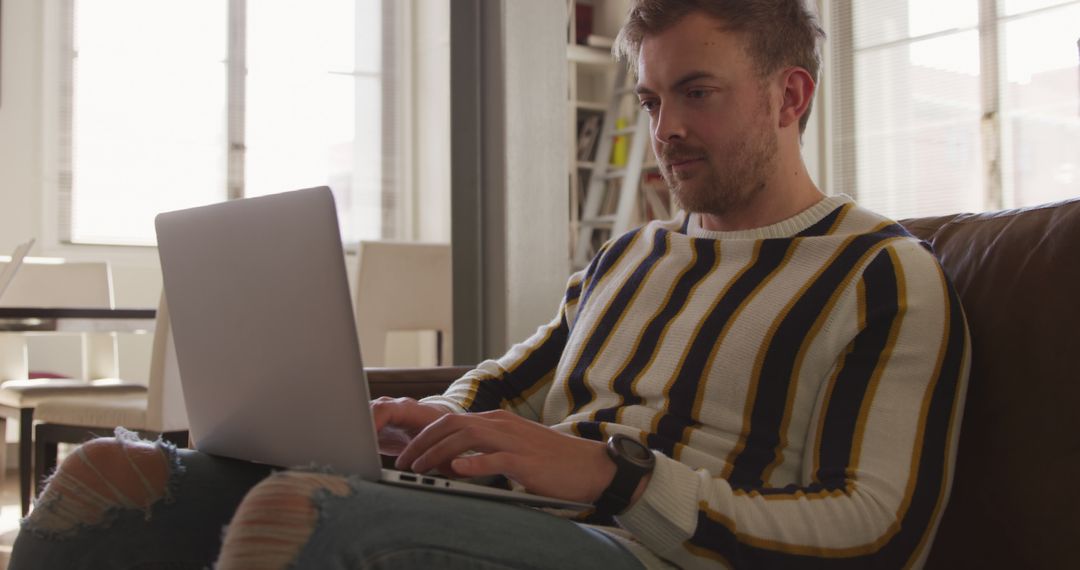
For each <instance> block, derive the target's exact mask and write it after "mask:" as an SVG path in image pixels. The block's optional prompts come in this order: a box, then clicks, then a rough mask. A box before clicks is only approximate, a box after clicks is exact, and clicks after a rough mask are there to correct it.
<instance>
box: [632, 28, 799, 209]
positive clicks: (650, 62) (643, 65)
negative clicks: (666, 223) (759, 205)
mask: <svg viewBox="0 0 1080 570" xmlns="http://www.w3.org/2000/svg"><path fill="white" fill-rule="evenodd" d="M743 41H744V40H743V39H742V37H741V36H739V35H738V34H735V33H732V32H728V31H724V30H723V29H722V28H721V22H720V21H718V20H715V19H712V18H710V17H708V16H704V15H702V14H698V13H694V14H690V15H688V16H686V17H684V18H683V19H681V20H679V21H678V22H677V23H676V24H675V25H674V26H672V27H671V28H669V29H667V30H664V31H663V32H661V33H659V34H655V35H650V36H646V37H645V39H644V41H643V42H642V44H641V51H640V54H639V58H638V95H639V100H640V101H641V105H642V107H643V108H644V109H646V110H647V111H648V112H649V115H650V117H651V120H650V126H651V131H652V146H653V151H654V152H655V153H656V158H657V160H658V162H659V163H660V172H661V174H662V175H663V176H664V179H665V180H666V181H667V183H668V186H670V187H671V189H672V192H673V194H674V196H675V198H676V200H678V202H679V203H680V204H681V205H682V207H683V208H684V209H686V210H688V211H691V212H700V213H705V214H714V215H718V216H723V215H725V214H730V213H733V212H737V211H739V210H740V209H742V208H744V207H745V206H746V205H747V204H749V203H750V202H751V201H752V200H753V199H754V197H755V195H757V194H758V193H759V192H761V191H762V190H764V189H765V187H766V184H767V182H768V179H769V177H770V176H771V175H772V173H773V171H774V170H775V168H776V164H777V160H776V156H777V136H778V132H777V131H778V127H777V125H778V119H777V117H776V116H775V113H774V111H775V109H774V107H775V106H776V105H773V104H772V103H771V102H770V100H769V97H770V95H769V90H768V87H767V84H766V83H764V82H763V80H762V79H761V78H760V76H759V75H758V74H757V72H756V71H755V69H754V66H753V62H752V60H751V59H750V56H749V55H748V54H747V53H746V51H745V49H744V47H743Z"/></svg>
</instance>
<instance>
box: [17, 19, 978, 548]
mask: <svg viewBox="0 0 1080 570" xmlns="http://www.w3.org/2000/svg"><path fill="white" fill-rule="evenodd" d="M821 35H822V34H821V31H820V29H819V28H818V27H817V24H816V23H815V21H814V19H813V17H812V15H810V14H809V13H807V12H806V11H805V9H804V8H803V6H802V2H801V1H800V0H747V1H740V2H733V1H722V0H696V1H687V0H639V1H638V2H636V3H635V5H634V7H633V9H632V10H631V13H630V18H629V21H628V22H627V24H626V25H625V26H624V28H623V30H622V32H621V33H620V37H619V41H618V50H619V52H620V53H621V54H622V55H623V56H626V57H628V58H629V59H630V60H631V62H632V65H634V66H635V67H636V70H637V74H638V85H637V92H638V94H639V98H640V101H641V106H642V108H644V109H645V110H647V111H648V112H649V114H650V117H651V132H652V142H653V149H654V151H655V153H656V155H657V157H658V159H659V163H660V167H661V171H662V173H663V175H664V177H665V179H666V180H667V182H668V184H669V185H670V187H671V189H672V191H673V194H674V196H675V197H676V198H677V199H678V201H679V202H680V203H681V205H682V206H683V208H684V209H685V210H686V211H687V212H688V214H687V215H685V216H681V217H680V218H678V219H676V220H674V221H670V222H653V223H651V224H649V225H648V226H646V227H644V228H640V229H638V230H635V231H632V232H630V233H628V234H626V235H624V236H619V237H617V238H616V239H614V240H612V241H611V242H609V243H608V244H606V245H605V246H604V247H603V248H602V249H601V251H600V253H599V254H598V255H597V256H596V258H595V259H594V260H593V261H592V263H591V264H590V266H589V267H588V268H587V269H586V270H585V271H583V272H581V273H579V274H576V275H574V276H572V277H571V278H570V281H569V285H568V287H567V291H566V295H565V297H564V298H563V301H562V304H561V306H560V308H559V311H558V314H557V316H556V318H555V319H554V320H553V321H552V322H551V323H550V324H548V325H547V326H545V327H542V328H541V329H540V330H538V331H537V333H536V334H535V335H534V336H533V337H531V338H530V339H528V340H527V341H525V342H524V343H522V344H520V345H517V346H515V347H513V348H512V349H511V350H510V352H509V353H508V354H506V355H505V356H503V357H502V358H500V359H498V360H493V361H488V362H484V363H482V364H480V365H479V367H478V368H477V369H476V370H474V371H472V372H470V373H469V374H467V375H466V376H465V377H463V378H462V379H460V380H458V381H457V382H455V383H454V384H453V385H452V386H451V387H450V388H449V389H448V390H447V392H446V393H445V394H443V395H441V396H437V397H432V398H426V399H424V400H422V401H420V402H416V401H413V400H409V399H386V398H383V399H379V400H377V401H375V402H373V403H372V409H373V411H374V416H375V422H376V427H377V428H379V430H380V439H381V442H380V443H381V445H382V446H383V448H384V451H388V452H393V453H395V454H398V457H397V466H398V467H399V468H405V469H411V470H414V471H417V472H426V471H429V470H433V469H437V470H440V471H442V472H444V473H447V474H451V475H455V476H463V477H474V476H488V475H502V476H505V477H506V478H507V479H509V480H510V481H512V482H513V483H515V484H516V485H519V486H522V487H524V488H526V489H528V490H530V491H533V492H536V493H539V494H543V495H550V496H554V497H559V498H564V499H572V500H576V501H582V502H587V503H592V504H594V505H596V509H595V511H594V512H592V513H587V514H586V515H585V517H584V519H582V520H581V521H579V522H570V521H568V520H566V519H564V518H558V517H554V516H550V515H549V514H547V513H542V512H538V511H534V510H528V509H520V508H516V507H509V506H507V505H499V504H495V503H488V502H483V501H475V500H468V499H461V498H447V497H441V496H435V495H427V494H423V493H420V494H418V493H416V492H413V491H408V490H401V489H394V488H387V487H384V486H378V485H371V484H365V483H362V482H355V481H347V480H345V479H343V478H340V477H335V476H332V475H326V474H311V473H307V474H305V473H295V472H289V473H284V474H278V475H275V476H273V477H270V478H267V479H266V480H264V481H263V482H261V483H259V484H258V485H256V486H255V487H254V489H252V490H251V491H250V492H248V493H247V494H246V497H245V498H244V500H243V502H242V503H241V504H240V507H239V509H238V511H237V513H236V515H235V517H234V518H233V522H232V524H231V526H230V528H229V531H228V533H227V534H226V538H225V544H224V546H223V549H222V553H221V559H220V564H221V566H222V567H247V566H252V565H258V566H260V567H281V566H285V565H288V564H295V565H296V566H297V567H305V565H308V564H311V565H320V564H323V563H328V560H332V561H335V562H337V563H341V564H343V565H350V564H351V565H353V566H363V567H367V566H368V565H371V566H373V567H374V566H377V565H378V564H380V563H381V564H384V565H387V566H389V567H414V566H415V567H420V566H426V567H459V566H460V567H466V566H470V565H476V564H478V565H481V566H483V567H517V566H524V567H535V568H563V567H603V566H611V567H640V566H647V567H652V566H665V565H677V566H681V567H712V566H737V567H783V568H787V567H796V566H828V565H829V564H831V563H839V564H852V563H856V564H866V565H874V566H884V567H892V566H896V567H900V566H918V565H920V564H921V563H922V562H923V561H924V560H925V557H926V554H927V552H928V550H929V546H930V543H931V541H932V537H933V533H934V529H935V527H936V524H937V521H938V520H939V518H940V515H941V512H942V509H943V508H944V505H945V503H946V500H947V495H948V489H949V481H950V477H951V467H952V464H953V458H954V456H955V444H956V437H957V429H956V428H957V427H958V426H959V420H960V414H961V408H962V402H963V396H964V390H965V383H966V377H967V363H968V341H967V333H966V328H965V325H964V319H963V313H962V311H961V309H960V306H959V303H958V301H957V298H956V296H955V294H954V293H953V292H952V290H951V287H950V286H949V284H948V282H947V280H946V279H945V277H944V275H943V273H942V272H941V269H940V267H939V266H938V265H937V263H936V261H935V260H934V258H933V257H932V255H930V253H928V252H927V251H926V250H925V249H923V248H922V247H921V246H920V244H919V243H918V242H917V241H916V240H915V239H913V238H911V237H910V236H908V235H907V234H906V232H904V231H903V230H902V229H901V228H900V227H899V226H898V225H897V224H895V223H894V222H891V221H889V220H886V219H884V218H881V217H880V216H877V215H874V214H872V213H870V212H867V211H865V210H861V209H859V208H858V207H856V206H855V205H854V204H853V203H852V202H851V200H850V199H848V198H846V197H843V196H834V197H825V196H824V195H823V194H822V193H821V192H820V191H819V190H818V189H817V188H816V186H815V185H814V183H813V182H812V181H811V180H810V178H809V176H808V175H807V172H806V169H805V166H804V165H803V162H802V159H801V156H800V136H801V133H802V130H803V129H804V128H805V124H806V119H807V116H808V113H809V111H810V105H811V101H812V99H813V95H814V91H815V80H816V76H817V70H818V57H817V55H816V54H817V51H816V47H817V42H818V40H819V39H820V37H821ZM126 445H127V446H128V447H126V448H123V449H133V450H135V451H137V452H138V453H128V457H133V456H135V457H137V459H136V460H132V461H133V463H132V464H133V465H135V464H136V463H138V462H141V461H143V460H142V459H138V457H144V456H149V457H155V455H154V454H153V453H149V454H147V453H146V446H142V447H137V446H136V444H134V443H130V442H129V443H128V444H126ZM99 447H100V448H103V449H104V451H102V452H99V451H98V449H97V448H99ZM151 451H153V450H151ZM165 451H166V455H169V453H170V452H171V450H165ZM469 452H471V453H469ZM108 453H112V454H116V453H117V447H116V443H115V442H92V443H91V444H88V445H87V446H84V448H83V455H84V456H86V457H88V458H89V459H87V460H86V463H87V464H90V465H95V462H96V457H95V456H97V455H105V454H108ZM139 453H141V454H142V455H139ZM171 453H172V454H173V456H174V458H175V452H171ZM182 459H183V460H184V461H187V463H186V466H187V468H188V470H189V472H190V471H193V470H195V469H196V468H198V466H197V462H196V459H198V460H200V461H201V460H202V459H200V458H191V457H189V456H183V458H182ZM75 468H76V467H74V466H73V467H70V468H69V467H67V466H65V468H62V469H61V470H60V472H59V473H58V475H57V478H56V479H54V483H53V485H51V486H50V487H53V486H59V483H58V482H62V483H66V482H67V480H68V479H71V478H74V475H72V473H74V470H75ZM142 472H145V470H144V471H142ZM154 474H155V475H156V479H154V481H156V482H158V483H160V482H161V481H165V480H167V478H168V474H167V473H165V472H164V471H163V470H162V469H161V468H160V466H159V468H158V470H157V471H155V472H154ZM259 477H261V474H260V475H257V476H254V479H256V480H257V479H258V478H259ZM114 480H115V477H114ZM147 487H148V488H155V487H154V485H153V484H152V483H148V484H147ZM49 493H50V491H49V490H48V489H47V490H46V493H45V494H46V499H50V497H49ZM147 494H151V495H152V493H148V492H143V495H147ZM163 494H165V493H163V492H162V493H159V494H158V496H160V495H163ZM140 496H142V495H140ZM52 500H55V498H52ZM178 502H182V501H178ZM230 508H231V507H230ZM35 512H36V511H35ZM154 514H155V516H159V513H157V512H155V513H154ZM162 524H163V523H162ZM24 534H25V533H24ZM21 540H23V537H22V536H20V541H21ZM16 554H17V555H18V554H20V553H19V548H18V547H17V548H16ZM23 558H25V556H24V557H23ZM13 567H14V566H13Z"/></svg>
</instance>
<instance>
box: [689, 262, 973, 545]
mask: <svg viewBox="0 0 1080 570" xmlns="http://www.w3.org/2000/svg"><path fill="white" fill-rule="evenodd" d="M938 275H939V277H940V279H941V281H942V284H943V292H944V295H945V311H944V316H945V322H944V327H943V328H942V331H943V334H942V338H941V342H940V345H939V346H938V355H937V359H936V364H935V366H934V370H933V373H932V376H931V377H930V382H929V383H928V384H927V387H926V392H925V394H924V395H923V401H922V404H921V405H920V407H919V422H918V424H917V431H916V434H915V442H914V444H913V452H912V454H911V465H910V467H909V469H908V480H907V485H906V487H905V489H904V498H903V499H902V500H901V502H900V505H899V506H898V508H897V510H896V514H895V515H894V518H893V522H892V524H890V525H889V527H888V528H887V529H886V530H885V532H883V533H882V534H881V536H879V537H878V538H877V540H875V541H874V542H872V543H868V544H865V545H861V546H857V547H849V548H829V549H826V548H810V547H806V546H801V545H791V544H785V543H782V542H779V541H776V540H768V539H762V538H758V537H754V536H750V535H748V534H745V533H736V536H737V537H739V540H740V541H741V542H745V543H746V544H750V545H752V546H759V547H761V548H768V549H773V550H779V551H782V552H789V553H794V554H807V555H813V556H823V557H846V556H858V555H862V554H869V553H873V552H876V551H877V550H879V549H880V548H881V547H882V546H884V545H885V544H886V543H888V541H889V540H891V539H892V537H893V536H894V535H895V534H896V533H897V532H899V531H900V523H901V521H903V519H904V515H905V514H907V511H908V508H909V507H910V506H911V500H912V497H913V496H914V492H915V485H916V484H917V477H916V475H917V473H918V468H919V462H920V460H921V458H922V457H921V454H922V442H923V439H924V438H925V436H926V433H925V431H926V420H927V417H928V416H929V414H930V403H931V401H932V399H933V395H934V388H935V387H936V385H937V380H938V377H939V376H940V375H941V370H942V366H943V365H944V361H945V354H946V353H947V351H948V342H949V336H948V331H949V330H950V328H951V322H950V321H951V318H952V316H951V313H950V308H951V300H950V299H949V297H948V289H947V287H946V286H945V285H944V282H945V278H944V275H943V274H942V273H941V270H940V268H939V269H938ZM966 340H967V335H966V331H965V349H966V346H967V342H966ZM968 357H969V353H967V351H966V350H965V355H964V362H966V361H967V359H968ZM963 365H964V364H963V363H962V366H963ZM961 370H963V368H961ZM957 396H959V394H957ZM959 400H960V398H959V397H956V398H954V401H953V416H952V419H951V420H950V422H949V424H950V425H949V436H950V438H951V435H952V431H953V430H954V429H955V428H956V423H957V422H956V421H955V418H956V415H955V413H956V406H957V405H958V404H959ZM951 442H952V439H950V440H949V442H947V444H948V446H949V447H951ZM947 474H948V473H947V472H946V473H944V474H943V475H947ZM945 481H948V478H947V477H945V478H943V479H942V482H943V485H942V490H941V491H939V495H938V496H939V499H938V504H937V506H936V507H935V509H934V515H933V516H934V518H932V519H931V521H935V520H937V517H938V516H939V511H940V509H941V506H942V504H941V499H940V497H941V494H942V493H943V492H944V488H945V487H944V482H945ZM700 510H701V511H702V512H704V513H705V514H706V516H709V518H710V519H712V520H713V521H715V522H717V523H719V524H723V525H724V526H726V527H727V528H728V529H729V530H731V531H732V532H733V533H734V532H735V525H734V524H733V523H731V519H729V518H727V517H726V516H724V515H722V514H721V513H719V512H716V511H712V510H711V509H709V506H708V504H707V503H705V502H704V501H702V503H701V507H700ZM725 521H726V522H725ZM928 535H929V527H928V528H927V529H926V530H924V533H923V538H922V540H921V541H920V546H919V547H920V548H922V547H923V546H924V544H925V541H926V539H927V538H928ZM916 559H917V557H916V556H914V555H913V557H912V558H911V559H910V560H909V561H908V563H909V564H910V563H911V561H913V560H916Z"/></svg>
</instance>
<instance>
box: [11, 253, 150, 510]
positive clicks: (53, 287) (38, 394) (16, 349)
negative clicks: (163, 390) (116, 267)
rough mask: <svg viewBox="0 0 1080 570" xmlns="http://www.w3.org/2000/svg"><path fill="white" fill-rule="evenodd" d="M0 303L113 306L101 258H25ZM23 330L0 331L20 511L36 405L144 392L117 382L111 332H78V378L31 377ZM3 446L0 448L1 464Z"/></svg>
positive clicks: (26, 499)
mask: <svg viewBox="0 0 1080 570" xmlns="http://www.w3.org/2000/svg"><path fill="white" fill-rule="evenodd" d="M0 306H5V307H60V308H97V309H102V308H112V306H113V299H112V278H111V275H110V272H109V265H108V263H105V262H72V263H66V262H63V261H62V260H56V262H53V263H49V262H44V263H40V262H39V263H35V262H32V261H25V262H24V263H23V265H22V267H21V268H19V271H18V273H17V274H16V275H15V277H14V279H13V280H12V281H11V283H10V285H9V286H8V288H7V290H6V291H5V292H4V296H3V298H0ZM26 334H27V333H19V332H0V433H6V430H7V419H8V418H18V419H19V479H20V494H21V498H22V505H23V512H24V513H25V512H27V510H28V508H29V505H30V482H31V480H32V473H33V469H32V464H31V462H32V456H33V442H32V437H33V436H32V430H33V420H34V409H35V408H36V407H37V406H39V405H41V404H42V403H43V402H46V401H48V400H50V399H52V398H56V397H65V396H73V395H88V394H103V393H107V394H110V395H113V396H115V395H120V394H140V393H141V394H145V393H146V386H144V385H142V384H139V383H130V382H123V381H120V380H119V379H118V378H117V376H118V368H119V364H118V360H117V349H116V335H115V333H108V332H101V333H81V334H80V339H81V355H82V363H81V374H80V376H79V377H78V378H62V379H60V378H34V379H31V378H30V370H29V358H28V354H27V342H26V339H27V337H26ZM4 450H6V446H0V465H2V464H3V461H4V455H5V454H4V453H3V451H4Z"/></svg>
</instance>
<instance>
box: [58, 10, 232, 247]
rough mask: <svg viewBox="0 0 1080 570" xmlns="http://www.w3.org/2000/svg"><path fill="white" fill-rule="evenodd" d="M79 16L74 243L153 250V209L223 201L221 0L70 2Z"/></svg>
mask: <svg viewBox="0 0 1080 570" xmlns="http://www.w3.org/2000/svg"><path fill="white" fill-rule="evenodd" d="M75 15H76V20H75V21H76V22H77V24H76V28H75V33H74V45H75V49H76V51H77V57H76V58H75V60H74V74H75V81H74V94H73V95H74V98H73V117H72V169H73V176H72V180H73V181H72V198H71V207H72V212H71V227H70V231H71V240H72V241H73V242H76V243H126V244H147V245H152V244H153V243H154V242H155V239H154V228H153V222H154V220H153V218H154V215H155V214H157V213H158V212H161V211H165V210H172V209H177V208H184V207H189V206H196V205H201V204H206V203H210V202H217V201H220V200H223V199H225V193H226V190H225V188H226V183H225V178H226V133H225V130H226V129H225V127H226V119H225V113H226V105H225V100H226V92H225V85H226V69H225V64H224V60H225V55H226V40H225V33H226V17H227V11H226V3H225V1H224V0H93V1H77V2H76V3H75ZM192 38H198V40H199V41H192Z"/></svg>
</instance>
